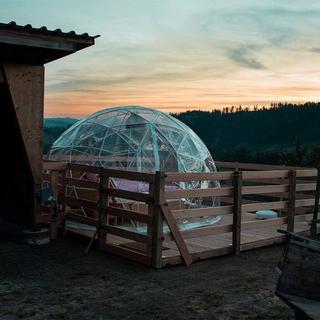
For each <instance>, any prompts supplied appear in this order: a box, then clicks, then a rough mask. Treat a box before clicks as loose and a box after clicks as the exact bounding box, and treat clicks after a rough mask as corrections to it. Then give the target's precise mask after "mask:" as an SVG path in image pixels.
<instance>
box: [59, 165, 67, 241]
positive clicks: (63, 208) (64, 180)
mask: <svg viewBox="0 0 320 320" xmlns="http://www.w3.org/2000/svg"><path fill="white" fill-rule="evenodd" d="M67 172H68V170H67V169H65V170H63V171H62V172H61V176H62V188H61V189H62V190H61V208H59V210H61V212H62V213H64V218H63V219H62V221H61V229H62V236H63V237H65V236H66V232H67V229H66V219H67V217H66V215H65V213H66V209H67V208H66V207H67V206H66V201H67V200H66V199H67Z"/></svg>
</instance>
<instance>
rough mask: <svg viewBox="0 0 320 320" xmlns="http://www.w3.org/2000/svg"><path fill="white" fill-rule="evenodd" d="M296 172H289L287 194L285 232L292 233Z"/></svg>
mask: <svg viewBox="0 0 320 320" xmlns="http://www.w3.org/2000/svg"><path fill="white" fill-rule="evenodd" d="M296 176H297V172H296V170H290V171H289V190H288V191H289V192H288V224H287V231H288V232H294V216H295V210H296V184H297V181H296V180H297V179H296Z"/></svg>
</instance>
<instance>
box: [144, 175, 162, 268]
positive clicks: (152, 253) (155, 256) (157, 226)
mask: <svg viewBox="0 0 320 320" xmlns="http://www.w3.org/2000/svg"><path fill="white" fill-rule="evenodd" d="M164 185H165V183H164V174H163V173H162V172H159V171H157V172H156V173H155V181H154V183H150V185H149V194H150V195H151V198H152V203H149V204H148V214H149V215H150V216H151V217H152V223H151V224H148V236H149V239H151V242H149V243H148V255H149V257H150V258H151V265H152V266H153V267H154V268H161V267H162V241H163V218H162V214H161V209H160V204H161V203H160V202H161V199H162V196H163V193H164Z"/></svg>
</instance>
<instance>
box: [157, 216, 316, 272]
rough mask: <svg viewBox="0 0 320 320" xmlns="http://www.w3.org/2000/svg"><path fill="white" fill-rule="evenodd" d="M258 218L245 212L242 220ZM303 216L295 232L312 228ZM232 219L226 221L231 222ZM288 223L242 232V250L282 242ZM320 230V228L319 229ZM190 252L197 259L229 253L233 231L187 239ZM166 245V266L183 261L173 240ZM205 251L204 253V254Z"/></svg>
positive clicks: (298, 221) (298, 219) (299, 218)
mask: <svg viewBox="0 0 320 320" xmlns="http://www.w3.org/2000/svg"><path fill="white" fill-rule="evenodd" d="M253 220H256V219H255V217H254V215H252V214H243V219H242V221H253ZM300 220H301V217H296V221H295V232H296V233H307V232H308V231H309V229H310V226H309V220H308V221H300ZM230 222H231V221H224V222H222V224H224V223H230ZM286 228H287V224H283V225H281V226H279V225H278V226H277V225H276V226H264V227H259V228H256V229H251V230H246V231H242V232H241V251H246V250H250V249H254V248H259V247H264V246H269V245H272V244H276V243H281V242H284V241H285V240H286V237H285V236H284V235H282V234H280V233H279V232H278V231H277V230H278V229H283V230H286ZM319 231H320V229H319ZM185 241H186V243H187V246H188V249H189V251H190V253H191V254H192V255H193V257H194V258H195V259H196V260H202V259H207V258H210V257H215V256H217V255H223V254H229V253H231V252H232V233H231V232H229V233H223V234H218V235H212V236H205V237H198V238H192V239H186V240H185ZM164 245H165V246H166V247H168V248H170V250H166V251H163V260H164V266H166V265H174V264H180V263H182V260H181V258H180V255H179V251H178V249H177V247H176V245H175V243H174V242H173V241H165V243H164ZM202 253H203V254H202Z"/></svg>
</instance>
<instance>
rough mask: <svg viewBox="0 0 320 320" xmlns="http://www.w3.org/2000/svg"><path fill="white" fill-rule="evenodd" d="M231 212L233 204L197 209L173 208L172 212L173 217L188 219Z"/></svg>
mask: <svg viewBox="0 0 320 320" xmlns="http://www.w3.org/2000/svg"><path fill="white" fill-rule="evenodd" d="M232 212H233V206H221V207H208V208H197V209H180V210H173V211H172V214H173V216H174V217H175V219H188V218H196V217H205V216H215V215H218V214H220V215H224V214H230V213H232Z"/></svg>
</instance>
